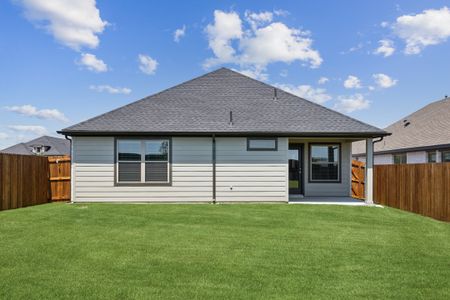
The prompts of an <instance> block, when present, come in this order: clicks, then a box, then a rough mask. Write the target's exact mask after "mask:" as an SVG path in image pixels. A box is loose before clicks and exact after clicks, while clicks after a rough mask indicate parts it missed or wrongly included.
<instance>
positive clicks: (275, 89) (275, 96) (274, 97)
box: [273, 88, 278, 101]
mask: <svg viewBox="0 0 450 300" xmlns="http://www.w3.org/2000/svg"><path fill="white" fill-rule="evenodd" d="M277 94H278V93H277V88H273V100H274V101H277V100H278V95H277Z"/></svg>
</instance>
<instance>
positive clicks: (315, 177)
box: [309, 144, 341, 182]
mask: <svg viewBox="0 0 450 300" xmlns="http://www.w3.org/2000/svg"><path fill="white" fill-rule="evenodd" d="M309 154H310V160H309V181H310V182H340V180H341V178H340V174H341V171H340V168H341V145H340V144H310V147H309Z"/></svg>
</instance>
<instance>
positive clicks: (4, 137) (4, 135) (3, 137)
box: [0, 132, 9, 140]
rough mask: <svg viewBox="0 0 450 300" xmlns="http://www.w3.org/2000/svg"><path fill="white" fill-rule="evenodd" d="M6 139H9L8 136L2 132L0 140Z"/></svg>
mask: <svg viewBox="0 0 450 300" xmlns="http://www.w3.org/2000/svg"><path fill="white" fill-rule="evenodd" d="M7 138H9V135H8V134H6V133H4V132H0V140H6V139H7Z"/></svg>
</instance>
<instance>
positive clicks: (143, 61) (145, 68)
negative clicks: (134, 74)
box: [138, 54, 158, 75]
mask: <svg viewBox="0 0 450 300" xmlns="http://www.w3.org/2000/svg"><path fill="white" fill-rule="evenodd" d="M138 60H139V70H141V71H142V72H143V73H145V74H148V75H153V74H155V72H156V68H157V67H158V62H157V61H156V60H155V59H153V58H151V57H150V56H148V55H145V54H139V56H138Z"/></svg>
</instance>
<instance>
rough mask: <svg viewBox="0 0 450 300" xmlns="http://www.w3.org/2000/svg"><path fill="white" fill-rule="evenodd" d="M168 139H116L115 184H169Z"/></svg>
mask: <svg viewBox="0 0 450 300" xmlns="http://www.w3.org/2000/svg"><path fill="white" fill-rule="evenodd" d="M169 147H170V141H169V139H142V140H138V139H117V145H116V149H117V153H116V158H117V170H116V172H117V173H116V178H117V183H131V184H139V183H142V184H169V183H170V155H169V153H170V151H169V150H170V149H169Z"/></svg>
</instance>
